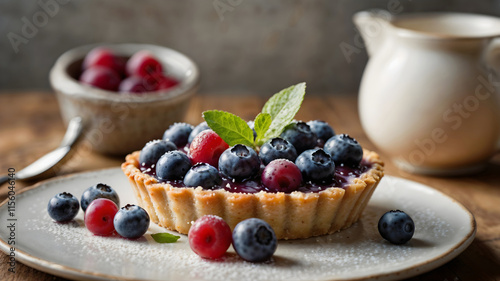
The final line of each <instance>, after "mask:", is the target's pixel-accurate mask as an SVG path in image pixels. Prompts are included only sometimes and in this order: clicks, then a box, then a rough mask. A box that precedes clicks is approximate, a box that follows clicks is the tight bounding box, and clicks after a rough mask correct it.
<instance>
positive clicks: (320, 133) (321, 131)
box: [307, 120, 335, 144]
mask: <svg viewBox="0 0 500 281" xmlns="http://www.w3.org/2000/svg"><path fill="white" fill-rule="evenodd" d="M307 125H309V127H310V128H311V131H312V132H313V133H315V134H316V136H317V137H318V143H319V142H321V143H323V144H325V142H326V141H327V140H328V139H329V138H331V137H333V136H334V135H335V131H334V130H333V129H332V127H331V126H330V125H329V124H328V123H326V122H325V121H321V120H312V121H309V122H307Z"/></svg>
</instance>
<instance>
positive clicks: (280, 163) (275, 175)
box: [261, 159, 302, 192]
mask: <svg viewBox="0 0 500 281" xmlns="http://www.w3.org/2000/svg"><path fill="white" fill-rule="evenodd" d="M261 180H262V184H264V185H265V186H266V187H268V188H269V189H270V190H272V191H277V192H292V191H294V190H296V189H297V188H299V186H300V184H301V183H302V174H301V172H300V170H299V168H298V167H297V166H296V165H295V164H294V163H293V162H292V161H290V160H287V159H276V160H273V161H271V162H269V164H267V166H266V168H264V171H263V172H262V175H261Z"/></svg>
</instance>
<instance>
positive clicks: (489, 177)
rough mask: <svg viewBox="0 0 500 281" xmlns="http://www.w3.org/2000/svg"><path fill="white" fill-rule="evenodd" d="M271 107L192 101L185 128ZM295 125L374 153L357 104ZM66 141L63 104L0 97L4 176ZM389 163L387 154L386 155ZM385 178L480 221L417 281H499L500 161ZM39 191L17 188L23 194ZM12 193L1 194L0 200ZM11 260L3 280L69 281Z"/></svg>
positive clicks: (92, 157)
mask: <svg viewBox="0 0 500 281" xmlns="http://www.w3.org/2000/svg"><path fill="white" fill-rule="evenodd" d="M264 102H265V99H263V98H258V97H253V96H217V95H208V94H200V95H198V96H197V97H195V98H194V99H193V100H192V103H191V105H190V109H189V112H188V114H187V116H186V117H185V121H186V122H189V123H192V124H198V123H199V122H201V121H202V118H201V112H202V111H203V110H206V109H221V110H227V111H230V112H233V113H235V114H237V115H239V116H241V117H243V118H245V119H247V120H249V119H253V118H254V117H255V115H256V114H257V113H258V112H259V111H260V109H261V108H262V105H263V104H264ZM297 119H302V120H311V119H322V120H325V121H327V122H329V123H330V124H331V125H332V126H333V127H334V128H335V130H336V132H337V133H344V132H345V133H349V134H350V135H351V136H353V137H355V138H356V139H358V140H359V141H360V143H361V144H362V145H363V146H364V147H366V148H368V149H375V147H374V146H373V144H372V143H370V141H369V140H368V139H367V138H366V136H365V134H364V132H363V130H362V128H361V125H360V122H359V118H358V114H357V104H356V99H355V98H351V97H326V98H325V97H320V96H314V95H308V96H306V99H305V100H304V103H303V106H302V108H301V110H300V111H299V113H298V115H297ZM63 134H64V126H63V124H62V120H61V118H60V115H59V109H58V105H57V101H56V99H55V97H54V95H53V94H51V93H41V92H17V93H16V92H12V93H5V94H0V156H1V157H2V160H1V161H0V174H5V173H7V170H8V168H10V167H14V168H15V169H17V170H19V169H21V168H23V167H24V166H26V165H28V164H29V163H31V162H32V161H34V160H35V159H37V158H38V157H40V156H42V155H43V154H44V153H46V152H48V151H50V150H52V149H53V148H55V147H57V146H58V144H59V142H60V141H61V139H62V136H63ZM382 157H383V154H382ZM122 160H123V159H122V158H121V157H120V158H112V157H106V156H102V155H98V154H93V153H90V154H88V153H87V154H86V156H85V157H80V158H79V159H78V160H70V161H69V162H68V163H67V164H66V166H65V168H63V169H62V170H61V172H60V174H68V173H73V172H80V171H89V170H98V169H101V168H106V167H117V166H118V165H119V164H120V163H121V162H122ZM386 174H388V175H393V176H398V177H403V178H407V179H410V180H413V181H417V182H421V183H423V184H426V185H429V186H432V187H434V188H436V189H438V190H440V191H442V192H444V193H446V194H448V195H449V196H450V197H452V198H454V199H456V200H457V201H459V202H461V203H462V204H463V205H465V206H466V207H467V208H468V209H469V210H470V211H471V212H472V213H473V214H474V215H475V217H476V221H477V226H478V228H477V235H476V238H475V240H474V242H473V243H472V245H471V246H470V247H469V248H467V249H466V250H465V251H464V252H463V253H462V254H460V255H459V256H458V257H457V258H455V259H454V260H452V261H451V262H449V263H447V264H445V265H444V266H442V267H440V268H438V269H435V270H433V271H431V272H428V273H425V274H423V275H421V276H418V277H415V278H412V279H411V280H449V281H454V280H500V186H499V183H498V182H499V181H500V158H499V157H497V158H496V159H493V160H492V161H491V164H490V165H489V166H488V168H487V170H486V171H484V172H482V173H481V174H479V175H476V176H468V177H454V178H439V177H425V176H417V175H412V174H408V173H405V172H402V171H400V170H398V169H397V168H396V167H395V166H394V165H393V164H392V163H390V162H387V163H386ZM31 184H33V183H27V182H21V181H18V182H17V191H19V190H21V188H22V187H25V186H28V185H31ZM6 192H7V186H6V185H4V186H2V187H0V200H2V201H3V200H4V199H5V197H6ZM7 261H8V257H7V256H6V255H5V254H1V255H0V280H63V279H61V278H58V277H54V276H52V275H49V274H46V273H43V272H40V271H38V270H35V269H33V268H30V267H28V266H25V265H23V264H21V263H18V264H17V267H16V273H15V274H12V273H10V272H8V265H7Z"/></svg>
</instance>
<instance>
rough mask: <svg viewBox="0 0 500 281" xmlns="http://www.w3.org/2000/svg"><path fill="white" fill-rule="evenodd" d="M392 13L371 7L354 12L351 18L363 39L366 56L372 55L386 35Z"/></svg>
mask: <svg viewBox="0 0 500 281" xmlns="http://www.w3.org/2000/svg"><path fill="white" fill-rule="evenodd" d="M391 19H392V15H391V14H390V13H389V12H388V11H386V10H380V9H372V10H368V11H361V12H357V13H356V14H354V16H353V18H352V20H353V22H354V24H355V25H356V27H357V28H358V30H359V32H360V33H361V36H362V37H363V40H364V41H365V46H366V51H367V53H368V56H369V57H371V56H373V55H374V54H375V53H376V52H377V51H378V50H379V49H380V46H381V45H382V44H383V42H384V41H385V39H386V37H387V29H388V28H389V22H390V21H391Z"/></svg>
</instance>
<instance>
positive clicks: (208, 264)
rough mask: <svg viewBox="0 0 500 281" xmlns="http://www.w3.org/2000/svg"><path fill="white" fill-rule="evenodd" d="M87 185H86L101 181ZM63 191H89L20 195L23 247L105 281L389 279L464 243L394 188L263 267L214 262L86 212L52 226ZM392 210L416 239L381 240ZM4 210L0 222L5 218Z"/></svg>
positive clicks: (454, 227) (449, 223) (452, 225)
mask: <svg viewBox="0 0 500 281" xmlns="http://www.w3.org/2000/svg"><path fill="white" fill-rule="evenodd" d="M101 177H102V178H105V179H107V183H109V184H110V185H112V186H113V187H114V188H115V189H117V191H118V194H119V195H120V199H121V201H122V202H123V203H124V204H126V203H130V202H131V201H132V200H133V196H132V191H131V190H129V187H128V182H126V179H125V178H122V177H118V176H114V177H113V176H109V175H106V177H104V176H103V175H101V176H100V177H99V178H101ZM86 180H87V181H88V182H86V183H85V184H83V186H87V185H88V184H89V183H93V182H95V181H96V179H95V178H88V179H86ZM110 181H111V182H110ZM60 190H66V191H70V192H71V191H73V194H74V195H75V196H77V197H78V196H79V195H81V192H83V190H84V188H83V189H82V187H81V186H79V185H74V184H68V182H67V181H66V182H64V181H63V182H59V183H58V184H53V185H49V186H42V187H40V188H37V189H35V190H33V191H31V192H29V193H25V194H22V195H21V196H19V198H18V202H19V205H20V209H19V210H22V211H23V212H22V216H21V211H20V214H19V220H18V222H19V230H18V233H19V238H18V241H19V245H18V248H19V249H21V250H22V251H24V252H26V253H28V254H30V255H33V256H37V257H40V258H42V259H44V260H49V261H50V262H52V263H55V264H60V265H64V266H67V267H70V268H74V269H78V270H82V271H85V272H91V273H92V274H97V276H100V277H102V278H103V279H106V278H108V277H122V278H127V279H145V280H238V281H243V280H270V279H271V280H324V279H348V278H355V277H356V278H358V277H363V276H373V275H377V274H387V273H388V272H397V271H401V270H402V269H404V268H408V267H410V266H412V265H414V264H418V263H422V262H425V261H427V260H429V259H430V258H432V257H435V256H438V255H440V254H442V252H443V245H444V246H445V247H447V248H449V247H452V246H453V245H454V244H453V243H456V242H454V241H456V240H457V239H459V238H460V237H457V232H459V230H460V227H461V226H460V224H462V222H458V223H457V222H456V221H453V220H452V219H451V217H449V216H443V214H441V213H440V212H441V211H440V210H441V209H442V207H443V205H442V204H439V205H436V204H434V202H432V200H429V199H428V198H425V196H424V198H423V199H419V197H418V196H415V191H413V193H412V192H411V190H410V191H408V192H407V193H404V192H403V193H402V192H399V193H398V192H395V191H394V190H393V189H392V188H391V186H390V185H388V184H385V185H384V184H381V185H380V186H379V188H378V190H377V191H376V192H375V194H374V196H373V198H372V200H371V201H370V203H369V206H368V207H367V209H366V210H365V213H364V215H363V217H362V219H361V220H360V221H359V222H358V223H356V224H355V225H353V226H352V227H351V228H349V229H346V230H344V231H341V232H338V233H336V234H332V235H327V236H320V237H315V238H309V239H304V240H291V241H279V244H278V250H277V252H276V254H275V255H274V256H273V258H272V259H271V260H270V261H268V262H265V263H249V262H245V261H243V260H242V259H240V258H239V257H238V256H237V255H236V254H235V252H234V250H232V248H231V249H230V250H229V252H228V253H227V254H226V256H225V257H224V258H223V259H221V260H217V261H212V260H206V259H202V258H200V257H199V256H197V255H196V254H194V253H193V252H192V251H191V250H190V248H189V244H188V240H187V236H185V235H180V236H181V238H180V239H179V240H178V241H177V242H176V243H171V244H159V243H156V242H155V241H154V240H153V239H152V237H151V234H152V233H158V232H169V231H167V230H165V229H163V228H161V227H159V226H157V225H154V224H151V226H150V229H149V231H148V233H146V235H144V237H142V238H140V239H138V240H127V239H124V238H121V237H118V236H112V237H99V236H94V235H92V234H91V233H90V232H89V231H88V230H87V229H86V228H85V226H84V222H83V212H82V211H80V213H79V214H78V216H77V217H76V219H75V221H73V222H70V223H66V224H61V223H55V222H53V221H52V220H51V219H50V217H49V216H48V214H47V211H46V204H47V202H48V199H49V198H50V197H52V196H53V195H54V194H55V193H57V192H60ZM80 190H81V191H80ZM388 195H390V196H388ZM417 195H418V194H417ZM409 199H411V200H410V201H408V200H409ZM390 209H403V210H404V211H405V212H407V213H408V214H410V215H411V216H412V218H413V220H414V221H415V224H416V230H415V236H414V238H413V239H412V240H411V241H410V242H409V243H407V244H405V245H400V246H396V245H392V244H390V243H388V242H386V241H384V240H383V239H382V238H381V237H380V235H379V234H378V231H377V223H378V219H379V218H380V216H381V215H382V214H383V213H385V212H386V211H388V210H390ZM3 211H4V210H3V209H2V210H0V219H4V218H3V216H5V214H4V213H5V212H3ZM455 216H457V215H456V214H455ZM171 233H172V234H176V235H179V234H178V233H175V232H171ZM0 236H2V239H4V238H3V237H4V233H2V232H0Z"/></svg>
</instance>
